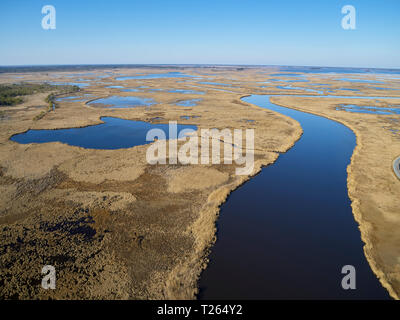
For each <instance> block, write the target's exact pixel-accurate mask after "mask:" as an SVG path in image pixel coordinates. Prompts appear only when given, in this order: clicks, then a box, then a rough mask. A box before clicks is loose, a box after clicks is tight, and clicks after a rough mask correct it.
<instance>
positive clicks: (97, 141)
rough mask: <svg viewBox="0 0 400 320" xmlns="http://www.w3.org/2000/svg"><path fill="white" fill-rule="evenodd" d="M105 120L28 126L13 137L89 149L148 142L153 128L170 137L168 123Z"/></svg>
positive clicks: (13, 139) (32, 141) (19, 140)
mask: <svg viewBox="0 0 400 320" xmlns="http://www.w3.org/2000/svg"><path fill="white" fill-rule="evenodd" d="M101 120H102V121H104V123H101V124H98V125H93V126H88V127H83V128H70V129H56V130H28V131H27V132H24V133H20V134H16V135H14V136H12V137H11V138H10V139H11V140H12V141H15V142H18V143H22V144H27V143H47V142H62V143H65V144H68V145H70V146H77V147H82V148H86V149H124V148H131V147H134V146H139V145H143V144H148V143H150V142H151V141H146V134H147V132H148V131H149V130H150V129H161V130H163V131H164V132H165V135H166V138H167V139H169V130H168V129H169V126H168V124H152V123H149V122H144V121H133V120H124V119H120V118H113V117H102V118H101ZM177 129H178V134H179V132H180V131H181V130H183V129H193V130H197V126H194V125H182V124H178V125H177Z"/></svg>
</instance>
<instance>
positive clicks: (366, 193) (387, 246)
mask: <svg viewBox="0 0 400 320" xmlns="http://www.w3.org/2000/svg"><path fill="white" fill-rule="evenodd" d="M272 101H273V102H274V103H276V104H278V105H281V106H284V107H288V108H292V109H295V110H300V111H302V112H309V113H312V114H316V115H319V116H324V117H326V118H328V119H331V120H334V121H337V122H340V123H342V124H344V125H345V126H347V127H349V128H350V129H351V130H352V131H353V132H354V133H355V135H356V137H357V145H356V148H355V149H354V152H353V155H352V157H351V163H350V165H349V167H348V170H347V171H348V182H347V185H348V192H349V197H350V199H351V201H352V209H353V214H354V217H355V219H356V221H357V223H358V224H359V226H360V231H361V237H362V240H363V242H364V243H365V246H364V252H365V256H366V258H367V260H368V262H369V264H370V266H371V269H372V270H373V271H374V273H375V274H376V275H377V277H378V279H379V280H380V282H381V283H382V285H383V286H384V287H385V288H386V289H387V290H388V292H389V293H390V295H391V296H392V297H393V298H394V299H399V292H400V291H399V290H400V282H399V280H400V269H399V263H400V248H399V247H398V245H397V244H398V243H400V236H399V235H398V232H397V231H396V230H398V228H400V217H399V216H398V212H400V211H399V210H400V202H399V200H398V197H397V196H396V195H397V194H398V193H399V192H400V185H399V183H398V180H397V179H396V177H395V176H394V175H393V173H392V169H391V166H392V161H393V160H392V159H393V158H394V157H395V154H396V150H399V149H400V138H399V137H397V136H393V134H392V132H391V131H390V130H388V128H389V129H390V128H392V126H393V121H391V119H392V118H393V117H392V116H390V115H371V114H353V113H347V112H345V111H342V112H338V111H337V110H336V107H337V106H338V105H340V104H341V103H343V101H346V100H345V99H343V100H339V99H329V98H321V99H317V98H314V99H313V100H311V99H309V98H296V97H289V96H285V97H283V96H282V97H274V98H273V100H272ZM394 101H395V103H399V101H400V99H398V100H394ZM369 102H370V101H369ZM351 103H352V104H353V103H355V104H359V105H363V104H364V105H365V104H367V105H368V102H367V103H366V99H359V100H356V101H353V100H352V102H351ZM378 141H379V142H378ZM396 257H397V258H396Z"/></svg>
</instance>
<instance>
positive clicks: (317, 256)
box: [199, 95, 389, 299]
mask: <svg viewBox="0 0 400 320" xmlns="http://www.w3.org/2000/svg"><path fill="white" fill-rule="evenodd" d="M243 100H244V101H246V102H249V103H252V104H255V105H257V106H259V107H262V108H267V109H270V110H273V111H277V112H279V113H281V114H284V115H287V116H289V117H291V118H293V119H295V120H297V121H298V122H299V123H300V125H301V127H302V128H303V131H304V132H303V135H302V137H301V138H300V140H299V141H297V142H296V144H295V145H294V146H293V147H292V148H291V149H290V150H289V151H288V152H286V153H284V154H281V155H280V156H279V158H278V160H277V161H276V162H275V163H274V164H272V165H269V166H267V167H265V168H263V169H262V171H261V172H260V174H258V175H257V176H255V177H253V178H252V179H250V180H249V181H248V182H247V183H245V184H244V185H243V186H241V187H240V188H239V189H237V190H236V191H234V192H233V193H232V194H231V195H230V196H229V198H228V199H227V201H226V202H225V203H224V204H223V205H222V206H221V211H220V217H219V220H218V223H217V229H218V232H217V242H216V244H215V246H214V247H213V248H212V252H211V255H210V263H209V265H208V267H207V269H206V270H205V271H204V272H203V274H202V276H201V279H200V283H199V287H200V293H199V298H200V299H280V298H281V299H310V298H317V299H388V298H389V295H388V294H387V292H386V290H385V289H384V288H383V287H382V286H381V284H380V283H379V281H378V279H377V278H376V276H375V275H374V274H373V272H372V271H371V269H370V267H369V265H368V262H367V260H366V258H365V256H364V253H363V242H362V241H361V235H360V231H359V229H358V225H357V223H356V222H355V220H354V217H353V214H352V210H351V206H350V199H349V197H348V193H347V172H346V168H347V166H348V165H349V163H350V158H351V155H352V152H353V149H354V147H355V144H356V141H355V136H354V134H353V132H352V131H351V130H350V129H349V128H347V127H345V126H344V125H342V124H340V123H337V122H335V121H332V120H329V119H326V118H323V117H320V116H316V115H313V114H308V113H304V112H300V111H297V110H293V109H289V108H284V107H280V106H277V105H275V104H273V103H271V102H270V100H269V96H267V95H252V96H249V97H246V98H243ZM345 265H352V266H354V267H355V269H356V289H355V290H344V289H343V288H342V286H341V281H342V278H343V277H344V276H345V275H344V274H342V273H341V270H342V267H343V266H345Z"/></svg>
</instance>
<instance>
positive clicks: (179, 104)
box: [175, 99, 203, 107]
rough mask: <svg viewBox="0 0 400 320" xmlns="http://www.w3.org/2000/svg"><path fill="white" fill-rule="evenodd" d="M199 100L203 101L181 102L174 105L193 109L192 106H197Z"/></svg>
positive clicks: (190, 100)
mask: <svg viewBox="0 0 400 320" xmlns="http://www.w3.org/2000/svg"><path fill="white" fill-rule="evenodd" d="M201 100H203V99H189V100H182V101H179V102H177V103H175V104H176V105H177V106H180V107H194V106H197V102H200V101H201Z"/></svg>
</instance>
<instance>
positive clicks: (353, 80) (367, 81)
mask: <svg viewBox="0 0 400 320" xmlns="http://www.w3.org/2000/svg"><path fill="white" fill-rule="evenodd" d="M335 81H348V82H360V83H384V82H382V81H377V80H370V79H354V78H341V79H335Z"/></svg>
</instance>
